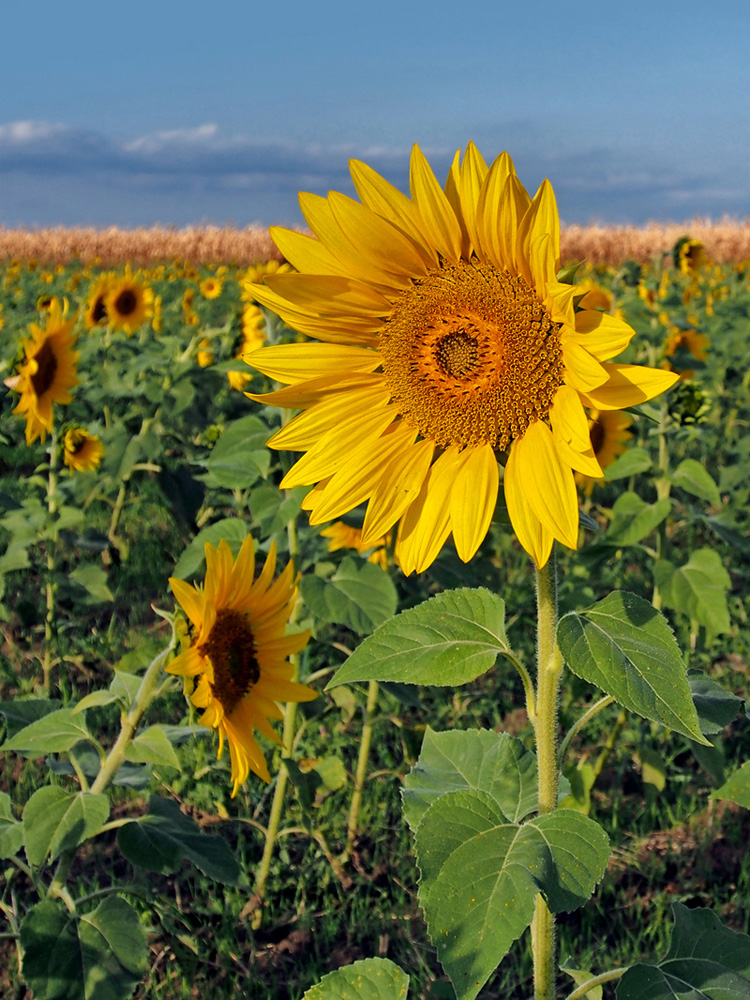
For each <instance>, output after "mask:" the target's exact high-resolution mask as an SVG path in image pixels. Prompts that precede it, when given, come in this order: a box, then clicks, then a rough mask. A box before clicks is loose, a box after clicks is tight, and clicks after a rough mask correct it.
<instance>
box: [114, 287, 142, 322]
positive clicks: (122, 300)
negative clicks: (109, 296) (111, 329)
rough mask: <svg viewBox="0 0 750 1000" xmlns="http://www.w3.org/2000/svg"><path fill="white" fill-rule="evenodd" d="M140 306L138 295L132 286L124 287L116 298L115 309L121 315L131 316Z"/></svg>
mask: <svg viewBox="0 0 750 1000" xmlns="http://www.w3.org/2000/svg"><path fill="white" fill-rule="evenodd" d="M137 306H138V296H137V295H136V294H135V292H134V291H133V289H132V288H124V289H123V290H122V291H121V292H120V294H119V295H118V296H117V298H116V299H115V309H116V310H117V312H118V314H119V315H120V316H130V314H131V313H134V312H135V310H136V308H137Z"/></svg>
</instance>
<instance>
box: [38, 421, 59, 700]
mask: <svg viewBox="0 0 750 1000" xmlns="http://www.w3.org/2000/svg"><path fill="white" fill-rule="evenodd" d="M57 445H58V440H57V432H56V431H55V430H54V429H53V431H52V437H51V440H50V445H49V476H48V479H47V512H48V524H47V580H46V586H45V594H46V601H47V613H46V615H45V618H44V656H43V658H42V678H43V680H42V684H43V687H44V693H45V694H46V695H47V697H49V695H50V690H51V685H50V674H51V672H52V640H53V637H54V635H55V631H56V629H55V592H56V590H57V585H56V583H55V554H56V553H55V549H56V547H57V526H56V523H55V521H56V515H57V452H58V448H57Z"/></svg>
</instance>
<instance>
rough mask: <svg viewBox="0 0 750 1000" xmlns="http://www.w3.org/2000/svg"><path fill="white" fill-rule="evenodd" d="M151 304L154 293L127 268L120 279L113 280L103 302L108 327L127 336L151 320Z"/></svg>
mask: <svg viewBox="0 0 750 1000" xmlns="http://www.w3.org/2000/svg"><path fill="white" fill-rule="evenodd" d="M153 304H154V293H153V291H152V289H151V287H150V285H148V284H147V282H145V281H141V280H139V279H138V278H137V277H135V276H134V275H133V274H132V273H131V271H130V268H129V267H126V268H125V273H124V275H123V276H122V277H121V278H115V279H113V281H112V284H111V286H110V289H109V292H108V293H107V295H106V298H105V300H104V306H105V309H106V312H107V320H108V322H109V323H110V325H111V326H113V327H114V328H115V329H116V330H124V331H125V333H127V334H131V333H133V332H134V331H135V330H137V329H138V327H140V326H143V324H144V323H147V322H148V321H149V320H150V319H151V316H152V315H153V311H154V309H153Z"/></svg>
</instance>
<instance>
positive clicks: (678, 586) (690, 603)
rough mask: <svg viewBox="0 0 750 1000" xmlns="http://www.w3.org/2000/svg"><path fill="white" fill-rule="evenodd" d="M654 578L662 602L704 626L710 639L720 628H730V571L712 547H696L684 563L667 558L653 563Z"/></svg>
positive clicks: (722, 630) (727, 629)
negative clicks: (728, 605) (676, 563)
mask: <svg viewBox="0 0 750 1000" xmlns="http://www.w3.org/2000/svg"><path fill="white" fill-rule="evenodd" d="M654 580H655V581H656V585H657V586H658V588H659V591H660V593H661V594H662V596H663V599H664V604H665V605H666V606H667V607H669V608H674V609H675V611H681V612H682V614H684V615H687V617H688V618H689V619H690V621H691V622H694V623H695V625H696V626H703V628H705V630H706V634H707V638H708V639H709V641H710V640H711V639H713V637H714V636H715V635H716V634H717V633H719V632H729V631H730V629H731V625H730V622H729V609H728V607H727V597H726V595H727V590H728V589H729V585H730V579H729V574H728V573H727V571H726V570H725V569H724V567H723V565H722V563H721V558H720V557H719V555H718V553H717V552H715V551H714V550H713V549H696V550H694V551H693V552H692V553H691V555H690V559H689V560H688V561H687V563H685V565H684V566H680V567H676V566H674V565H673V564H672V563H671V562H669V561H668V560H666V559H663V560H660V561H659V562H657V563H656V565H655V566H654Z"/></svg>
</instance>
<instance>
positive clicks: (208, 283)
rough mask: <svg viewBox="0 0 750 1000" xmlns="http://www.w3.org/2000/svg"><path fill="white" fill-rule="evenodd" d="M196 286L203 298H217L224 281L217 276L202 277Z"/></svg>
mask: <svg viewBox="0 0 750 1000" xmlns="http://www.w3.org/2000/svg"><path fill="white" fill-rule="evenodd" d="M198 287H199V288H200V292H201V295H202V296H203V298H204V299H218V297H219V296H220V295H221V291H222V289H223V288H224V282H223V281H219V280H218V279H217V278H204V280H203V281H201V283H200V285H199V286H198Z"/></svg>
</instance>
